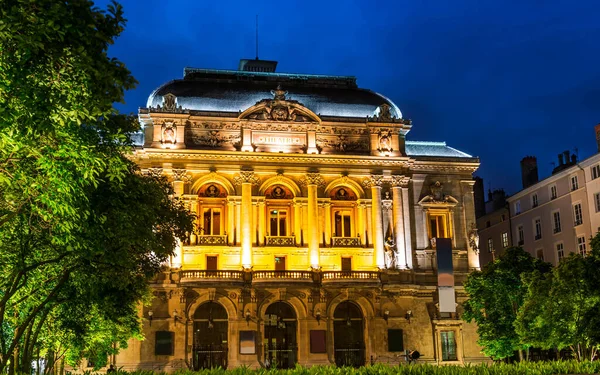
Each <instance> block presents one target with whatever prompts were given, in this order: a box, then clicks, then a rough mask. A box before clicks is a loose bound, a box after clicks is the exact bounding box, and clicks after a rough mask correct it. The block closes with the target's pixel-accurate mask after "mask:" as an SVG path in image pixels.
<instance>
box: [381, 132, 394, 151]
mask: <svg viewBox="0 0 600 375" xmlns="http://www.w3.org/2000/svg"><path fill="white" fill-rule="evenodd" d="M377 151H379V152H392V151H394V150H393V149H392V131H391V130H387V131H386V130H382V131H380V132H379V148H378V149H377Z"/></svg>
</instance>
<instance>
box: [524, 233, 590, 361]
mask: <svg viewBox="0 0 600 375" xmlns="http://www.w3.org/2000/svg"><path fill="white" fill-rule="evenodd" d="M594 246H596V248H595V249H594ZM597 246H598V239H596V240H595V241H592V248H593V251H592V255H591V256H588V257H583V256H582V255H580V254H570V255H569V256H568V257H567V258H565V259H563V260H562V261H561V262H560V264H559V265H558V266H557V267H556V268H554V269H553V270H552V272H551V273H547V274H543V275H542V274H540V273H538V272H534V273H532V274H531V275H529V276H527V277H526V278H525V279H524V281H525V286H526V288H527V294H526V298H525V301H524V303H523V306H522V307H521V309H520V311H519V314H518V316H517V320H516V322H515V327H516V329H517V333H518V334H519V336H520V337H521V341H522V342H525V343H527V344H528V345H533V346H537V347H541V348H544V349H553V348H555V349H558V350H561V349H564V348H569V349H571V351H572V353H573V355H574V357H575V358H576V359H578V360H591V359H593V358H594V356H595V355H596V352H597V349H598V345H599V344H600V341H599V339H600V333H599V332H600V292H599V291H598V288H599V287H600V284H598V276H597V273H598V267H599V266H600V262H599V261H598V258H597V255H598V250H600V249H599V248H598V247H597Z"/></svg>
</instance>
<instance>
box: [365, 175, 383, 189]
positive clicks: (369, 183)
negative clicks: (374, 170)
mask: <svg viewBox="0 0 600 375" xmlns="http://www.w3.org/2000/svg"><path fill="white" fill-rule="evenodd" d="M383 181H384V178H383V175H381V174H375V175H371V177H369V178H367V179H365V180H364V181H363V186H364V187H366V188H373V187H381V185H383Z"/></svg>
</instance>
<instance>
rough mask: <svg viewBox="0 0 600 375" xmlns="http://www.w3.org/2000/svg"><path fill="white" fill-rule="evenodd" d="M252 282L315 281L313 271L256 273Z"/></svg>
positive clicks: (253, 274) (253, 273)
mask: <svg viewBox="0 0 600 375" xmlns="http://www.w3.org/2000/svg"><path fill="white" fill-rule="evenodd" d="M252 280H253V281H257V280H261V281H264V280H290V281H310V282H312V281H313V272H312V271H254V272H252Z"/></svg>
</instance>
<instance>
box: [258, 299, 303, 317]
mask: <svg viewBox="0 0 600 375" xmlns="http://www.w3.org/2000/svg"><path fill="white" fill-rule="evenodd" d="M275 302H285V303H287V304H288V305H290V306H291V307H292V309H293V310H294V312H295V313H296V319H297V320H301V319H306V305H305V304H304V302H302V300H301V299H300V298H298V297H296V296H290V297H288V298H286V299H284V300H279V299H272V298H268V299H265V300H264V301H263V302H262V304H261V305H260V306H259V307H258V311H257V312H258V315H259V317H261V318H263V317H264V316H265V314H266V311H267V308H268V307H269V306H270V305H271V304H273V303H275Z"/></svg>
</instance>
